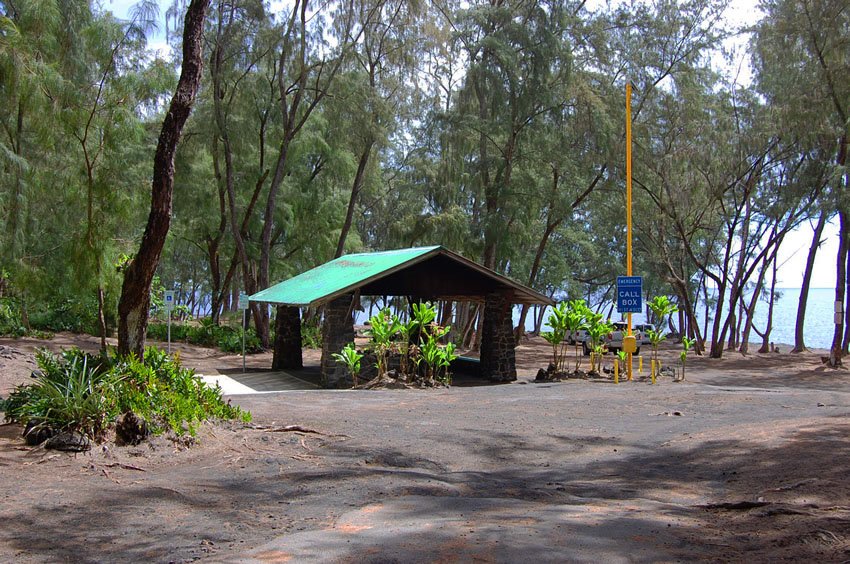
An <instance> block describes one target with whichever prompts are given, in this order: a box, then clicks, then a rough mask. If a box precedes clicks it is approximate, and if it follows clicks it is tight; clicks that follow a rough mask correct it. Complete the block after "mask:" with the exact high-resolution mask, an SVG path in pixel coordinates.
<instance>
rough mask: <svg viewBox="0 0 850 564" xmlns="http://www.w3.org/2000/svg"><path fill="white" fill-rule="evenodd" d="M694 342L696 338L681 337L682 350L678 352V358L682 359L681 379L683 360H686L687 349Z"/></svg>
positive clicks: (683, 371)
mask: <svg viewBox="0 0 850 564" xmlns="http://www.w3.org/2000/svg"><path fill="white" fill-rule="evenodd" d="M694 343H696V339H689V338H687V337H682V352H680V353H679V359H681V361H682V380H684V379H685V362H686V361H687V360H688V351H690V350H691V347H692V346H693V345H694Z"/></svg>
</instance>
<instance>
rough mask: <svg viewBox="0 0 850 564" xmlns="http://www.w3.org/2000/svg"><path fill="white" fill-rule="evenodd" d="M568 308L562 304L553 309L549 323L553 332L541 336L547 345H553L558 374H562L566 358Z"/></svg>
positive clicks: (565, 303) (554, 361) (546, 332)
mask: <svg viewBox="0 0 850 564" xmlns="http://www.w3.org/2000/svg"><path fill="white" fill-rule="evenodd" d="M567 307H568V305H567V302H561V303H559V304H557V305H556V306H555V307H553V308H552V313H551V314H550V315H549V320H548V321H547V323H548V325H549V327H550V328H551V329H552V330H551V331H545V332H543V333H541V334H540V336H541V337H543V339H545V340H546V342H547V343H549V344H550V345H552V364H553V365H554V366H555V371H556V372H560V371H562V369H563V366H562V365H563V357H564V356H565V345H564V340H565V339H566V336H567V328H566V325H567Z"/></svg>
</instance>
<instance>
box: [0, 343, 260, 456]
mask: <svg viewBox="0 0 850 564" xmlns="http://www.w3.org/2000/svg"><path fill="white" fill-rule="evenodd" d="M36 360H37V361H38V366H39V369H40V370H39V371H37V372H35V373H34V376H35V379H36V381H35V382H34V383H32V384H27V385H22V386H18V387H17V388H16V389H15V390H14V391H13V392H12V394H11V395H10V396H9V398H8V400H7V401H6V406H5V408H6V409H5V414H6V420H7V421H13V422H16V423H20V424H22V425H26V424H27V423H29V422H35V423H36V424H38V425H40V426H44V427H50V428H52V429H55V430H67V431H77V432H79V433H82V434H84V435H86V436H87V437H89V438H91V439H93V440H100V439H102V438H103V434H104V432H105V431H106V429H107V428H108V427H109V426H110V425H111V424H112V423H113V422H114V421H115V419H116V417H117V416H118V415H119V414H121V413H124V412H125V411H128V410H132V411H134V412H135V413H136V414H138V415H140V416H141V417H143V418H144V419H145V420H147V421H148V424H149V427H150V429H151V431H152V432H153V433H155V434H156V433H162V432H164V431H167V430H169V429H170V430H172V431H174V432H175V433H176V434H178V435H182V434H185V433H189V434H192V435H194V434H195V431H196V429H197V426H198V424H200V423H201V422H203V421H206V420H209V419H240V420H243V421H248V420H250V414H249V413H247V412H244V411H242V410H241V409H239V408H238V407H233V406H231V405H230V404H229V403H225V402H224V401H223V400H222V398H221V388H219V387H218V386H216V387H215V388H210V387H208V386H206V385H205V384H204V383H203V382H202V381H201V379H200V378H198V377H197V376H195V373H194V371H193V370H190V369H187V368H183V367H182V366H181V365H180V362H179V361H178V360H177V359H176V358H174V357H172V356H169V355H167V354H166V353H165V352H163V351H161V350H158V349H155V348H153V347H150V348H148V349H147V350H146V351H145V360H144V362H142V361H139V360H138V359H136V358H135V357H134V356H130V357H124V358H119V359H117V360H115V361H108V360H105V359H103V358H101V357H98V356H94V355H89V354H86V353H84V352H82V351H80V350H79V349H70V350H67V351H64V352H63V353H62V354H61V355H59V356H57V355H53V354H51V353H49V352H44V351H40V352H39V353H37V355H36Z"/></svg>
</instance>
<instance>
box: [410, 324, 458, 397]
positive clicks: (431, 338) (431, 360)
mask: <svg viewBox="0 0 850 564" xmlns="http://www.w3.org/2000/svg"><path fill="white" fill-rule="evenodd" d="M450 330H451V327H441V326H440V325H436V324H430V325H426V326H425V330H424V331H423V333H422V336H421V337H420V341H419V349H420V354H421V355H422V360H423V361H424V362H425V369H426V373H425V379H426V381H427V382H429V383H432V384H433V383H434V382H442V383H444V384H449V383H451V376H450V374H449V365H450V364H451V361H453V360H454V359H456V358H457V355H455V354H454V343H448V344H447V345H446V346H441V345H440V339H442V338H443V337H445V336H446V335H448V333H449V331H450Z"/></svg>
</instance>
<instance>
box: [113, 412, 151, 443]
mask: <svg viewBox="0 0 850 564" xmlns="http://www.w3.org/2000/svg"><path fill="white" fill-rule="evenodd" d="M148 435H150V430H149V429H148V422H147V421H145V420H144V418H142V417H140V416H139V415H137V414H136V413H134V412H132V411H127V412H126V413H122V414H121V415H120V416H118V420H117V421H116V422H115V443H116V444H118V445H121V446H125V445H137V444H139V443H140V442H142V441H143V440H145V438H147V436H148Z"/></svg>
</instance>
